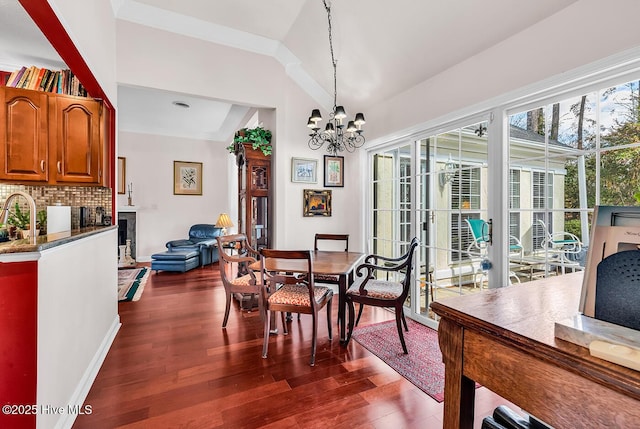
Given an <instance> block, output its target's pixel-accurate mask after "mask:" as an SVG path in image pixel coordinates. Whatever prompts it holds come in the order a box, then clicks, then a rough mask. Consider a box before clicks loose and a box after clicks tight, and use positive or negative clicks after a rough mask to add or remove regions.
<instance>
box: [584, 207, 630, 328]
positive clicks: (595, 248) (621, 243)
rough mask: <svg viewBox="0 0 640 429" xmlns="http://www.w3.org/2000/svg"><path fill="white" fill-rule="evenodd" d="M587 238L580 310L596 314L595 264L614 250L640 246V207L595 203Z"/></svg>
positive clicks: (618, 250) (585, 313)
mask: <svg viewBox="0 0 640 429" xmlns="http://www.w3.org/2000/svg"><path fill="white" fill-rule="evenodd" d="M590 241H591V242H590V245H589V250H588V252H587V263H586V266H585V272H584V278H583V280H582V293H581V296H580V312H581V313H582V314H584V315H585V316H589V317H596V315H595V313H596V311H595V308H596V280H597V276H598V264H600V262H601V261H602V260H604V259H605V258H607V257H609V256H611V255H613V254H615V253H618V252H623V251H625V250H639V249H640V207H625V206H596V207H595V209H594V212H593V221H592V227H591V238H590Z"/></svg>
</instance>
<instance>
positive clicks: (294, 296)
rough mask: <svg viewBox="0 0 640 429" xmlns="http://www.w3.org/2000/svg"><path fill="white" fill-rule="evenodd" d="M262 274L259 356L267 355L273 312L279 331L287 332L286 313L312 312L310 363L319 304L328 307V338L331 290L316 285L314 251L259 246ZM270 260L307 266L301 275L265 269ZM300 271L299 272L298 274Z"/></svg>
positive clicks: (316, 336) (316, 328)
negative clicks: (261, 330)
mask: <svg viewBox="0 0 640 429" xmlns="http://www.w3.org/2000/svg"><path fill="white" fill-rule="evenodd" d="M260 254H261V256H262V258H261V259H260V266H261V273H260V275H261V276H262V281H261V283H262V285H263V286H262V289H261V290H262V303H263V304H262V306H263V307H262V310H263V312H264V344H263V347H262V357H263V358H266V357H267V351H268V348H269V334H270V328H271V318H272V317H273V316H274V315H275V312H280V314H281V316H283V317H281V319H282V325H283V326H282V330H283V332H284V334H285V335H286V334H288V331H287V325H286V323H285V321H284V314H285V313H299V314H300V313H303V314H311V319H312V324H313V339H312V343H311V362H310V365H311V366H314V365H315V361H316V344H317V338H318V312H319V311H320V310H321V309H322V307H325V306H326V307H327V328H328V330H329V339H330V340H331V338H332V335H331V300H332V298H333V291H332V290H331V288H329V287H327V286H316V285H315V281H314V275H313V254H312V252H311V251H309V250H273V249H262V250H261V251H260ZM270 259H285V260H298V261H302V262H303V263H304V265H305V267H306V270H305V272H303V273H302V274H303V275H302V276H300V275H296V274H289V273H283V272H281V271H268V270H267V267H268V264H269V260H270ZM298 274H299V273H298Z"/></svg>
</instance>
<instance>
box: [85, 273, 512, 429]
mask: <svg viewBox="0 0 640 429" xmlns="http://www.w3.org/2000/svg"><path fill="white" fill-rule="evenodd" d="M334 301H335V302H334V303H333V306H334V307H333V317H334V318H335V317H336V315H337V296H336V298H335V299H334ZM119 313H120V318H121V321H122V327H121V328H120V331H119V332H118V335H117V337H116V339H115V341H114V343H113V345H112V347H111V350H110V351H109V354H108V355H107V358H106V360H105V362H104V364H103V366H102V368H101V369H100V372H99V374H98V376H97V379H96V381H95V383H94V384H93V387H92V388H91V390H90V392H89V394H88V396H87V399H86V401H85V405H91V407H92V410H93V412H92V414H90V415H80V416H78V418H77V420H76V422H75V425H74V426H73V427H74V428H76V429H80V428H92V429H95V428H109V429H111V428H154V429H159V428H258V427H262V428H268V427H271V428H327V427H331V428H394V429H400V428H414V427H420V428H441V427H442V410H443V406H442V404H439V403H437V402H436V401H434V400H433V399H431V398H430V397H429V396H427V395H426V394H424V393H423V392H422V391H420V390H419V389H418V388H416V387H415V386H414V385H413V384H411V383H410V382H409V381H407V380H406V379H404V378H403V377H402V376H400V375H399V374H397V373H396V372H395V371H394V370H392V369H391V368H389V367H388V366H387V365H385V364H384V363H383V362H382V361H381V360H380V359H378V358H377V357H375V356H374V355H372V354H371V353H370V352H369V351H367V350H366V349H364V348H363V347H361V346H360V345H359V344H358V343H357V342H355V341H352V342H351V343H350V344H349V345H348V347H346V348H345V347H341V346H340V343H339V341H338V339H337V337H338V334H337V324H336V325H335V328H334V339H333V341H329V340H328V336H327V327H326V323H322V322H321V323H319V333H318V352H317V357H316V366H315V367H310V366H309V357H310V349H311V347H310V344H311V326H310V325H311V319H310V316H308V315H303V316H302V319H301V320H300V321H298V320H297V318H295V317H294V320H293V321H292V322H290V327H289V331H290V333H289V335H288V336H284V335H279V336H278V337H277V338H273V337H272V339H271V342H270V344H269V357H268V359H263V358H262V357H261V352H262V324H261V322H260V317H259V314H258V312H257V311H254V312H246V311H240V310H239V306H238V305H237V303H234V306H233V307H232V309H231V315H230V318H229V323H228V325H227V328H226V329H222V318H223V315H224V288H223V286H222V283H221V281H220V275H219V272H218V266H217V264H214V265H213V266H208V267H205V268H203V269H195V270H191V271H189V272H187V273H184V274H177V273H168V272H161V273H160V274H156V273H152V274H151V275H150V278H149V281H148V282H147V285H146V287H145V291H144V294H143V295H142V298H141V300H140V301H137V302H125V303H120V304H119ZM321 317H322V318H323V319H322V320H324V310H323V311H322V313H321ZM392 318H393V315H392V314H391V313H390V312H388V311H386V310H381V309H374V308H368V309H366V310H365V312H364V314H363V316H362V320H361V321H360V324H361V325H363V324H369V323H374V322H379V321H383V320H387V319H392ZM503 403H507V402H505V401H504V400H503V399H502V398H500V397H498V396H497V395H495V394H494V393H492V392H490V391H488V390H487V389H485V388H480V389H478V391H477V395H476V416H477V418H476V427H478V428H479V427H480V420H481V418H480V417H481V416H485V415H488V414H490V413H491V411H492V410H493V409H494V408H495V406H497V405H499V404H503Z"/></svg>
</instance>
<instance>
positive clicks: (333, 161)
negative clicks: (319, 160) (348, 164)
mask: <svg viewBox="0 0 640 429" xmlns="http://www.w3.org/2000/svg"><path fill="white" fill-rule="evenodd" d="M324 186H326V187H328V188H329V187H343V186H344V156H331V155H325V156H324Z"/></svg>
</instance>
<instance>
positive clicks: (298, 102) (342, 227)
mask: <svg viewBox="0 0 640 429" xmlns="http://www.w3.org/2000/svg"><path fill="white" fill-rule="evenodd" d="M637 9H638V5H637V2H635V1H634V0H620V1H618V2H616V4H615V10H618V11H629V10H637ZM611 13H612V6H611V3H605V2H600V1H598V0H580V1H577V2H576V3H574V4H573V5H571V6H570V7H568V8H566V9H563V10H562V11H560V12H559V13H558V14H557V15H555V16H553V17H551V18H549V19H547V20H545V21H543V22H541V23H539V24H537V25H535V26H533V27H530V28H527V29H523V31H522V32H521V33H519V34H517V35H516V36H514V37H512V38H510V39H507V40H505V41H503V42H502V43H501V44H499V45H497V46H495V47H492V48H491V49H489V50H487V51H484V52H481V53H479V54H478V55H476V56H474V57H472V58H469V59H468V60H467V61H465V62H463V63H461V64H459V65H457V66H455V67H453V68H451V69H449V70H447V71H445V72H443V73H441V74H440V75H438V76H436V77H434V78H432V79H430V80H427V81H424V82H422V83H421V84H419V85H417V86H416V87H414V88H412V89H411V90H408V91H406V92H405V93H402V94H398V95H397V96H395V97H393V98H392V99H390V100H387V101H385V102H383V103H380V104H378V105H376V106H369V107H368V108H366V109H365V114H366V116H367V125H366V130H367V131H366V135H367V138H368V140H369V142H370V143H369V145H371V144H379V143H381V142H384V141H386V140H387V139H388V138H391V137H395V136H400V135H403V134H405V135H406V134H407V133H408V132H409V131H411V130H413V131H415V130H416V129H419V128H420V127H423V126H424V124H426V123H428V122H429V121H435V120H440V119H439V118H452V117H454V116H455V115H456V114H460V112H462V113H465V109H467V110H466V111H467V112H468V110H469V108H470V106H478V105H482V103H486V102H487V100H489V99H491V98H493V97H496V96H499V95H501V94H505V93H508V92H511V91H515V90H517V89H518V88H521V87H523V86H527V85H532V84H534V83H536V82H538V81H540V80H542V79H547V78H550V77H553V76H561V75H562V73H564V72H566V71H567V70H570V69H573V68H576V67H580V66H582V65H584V64H587V63H591V62H593V61H596V60H599V59H602V58H604V57H607V56H609V55H612V54H614V53H617V52H620V51H622V50H625V49H629V48H631V47H634V46H638V45H640V40H639V37H638V32H637V30H636V28H637V26H636V24H635V22H634V17H635V16H636V15H637V14H635V13H626V12H625V13H620V14H616V15H615V19H603V17H605V16H610V15H611ZM505 19H508V14H505ZM586 29H590V30H586ZM117 38H118V43H117V66H118V67H117V77H118V82H119V83H121V84H125V85H139V86H145V87H153V88H159V89H165V90H171V91H179V92H184V93H188V94H197V95H201V96H205V97H211V98H218V99H223V100H228V101H233V102H237V103H244V104H250V105H254V106H262V107H268V108H274V109H275V124H276V125H275V129H272V131H273V132H274V135H275V148H274V155H273V157H274V171H273V181H274V188H275V189H274V192H275V228H274V233H275V240H274V245H275V246H277V247H282V248H301V247H309V246H310V245H311V243H312V241H313V234H314V232H328V231H334V232H347V233H350V234H351V235H352V240H351V242H352V243H353V244H351V247H352V248H353V249H357V250H360V249H363V248H364V238H365V237H364V219H365V206H364V195H365V192H366V191H367V190H368V182H367V180H366V177H365V175H366V157H365V156H364V151H363V150H360V151H359V153H358V154H355V155H347V157H346V159H345V187H344V188H332V192H333V216H332V217H331V218H304V217H303V216H302V190H303V189H304V188H306V187H307V186H305V185H301V184H296V183H291V181H290V174H291V171H290V168H291V167H290V164H291V157H292V156H296V157H305V158H316V159H318V161H319V166H320V171H319V173H320V174H319V175H318V179H319V183H318V184H317V185H314V186H308V187H309V188H312V189H323V186H322V185H323V183H322V180H323V175H322V165H323V164H322V161H323V155H324V154H325V152H324V151H322V150H320V151H312V150H310V149H308V147H307V140H308V133H307V131H308V129H307V128H306V127H305V125H306V121H307V117H308V114H309V112H310V111H311V109H312V108H314V107H317V106H316V104H317V103H315V102H314V101H313V100H311V98H310V97H309V96H308V95H307V94H306V93H304V92H303V91H302V90H301V89H300V88H299V87H298V86H297V85H296V84H294V83H293V82H292V81H291V80H290V79H289V78H288V77H287V75H286V73H285V70H284V69H283V67H282V66H281V65H280V64H279V63H277V62H276V61H275V60H274V59H273V58H271V57H267V56H262V55H258V54H255V53H249V52H245V51H240V50H237V49H233V48H230V47H226V46H219V45H215V44H211V43H207V42H204V41H201V40H196V39H191V38H188V37H185V36H180V35H176V34H171V33H168V32H164V31H161V30H158V29H149V28H146V27H143V26H140V25H137V24H133V23H130V22H119V23H118V24H117ZM424 55H428V53H424ZM456 112H458V113H456ZM204 145H205V146H206V144H204ZM143 149H144V150H145V151H144V152H141V153H139V156H141V157H147V156H148V154H147V152H146V150H151V147H145V148H142V149H141V150H143ZM123 150H124V147H123ZM127 150H130V147H128V148H127ZM166 150H168V151H170V152H171V151H173V149H169V148H168V147H167V148H166ZM174 153H175V152H174ZM119 154H120V155H124V156H127V155H126V154H124V153H119ZM132 156H133V155H132ZM131 162H136V161H135V160H134V159H132V160H131ZM127 163H129V156H128V157H127ZM143 165H146V166H147V167H146V168H147V170H152V169H154V168H156V167H155V166H153V165H152V164H146V163H143ZM143 168H144V167H143ZM227 171H228V172H229V173H230V174H235V172H230V171H229V169H228V168H227ZM221 192H224V191H223V190H221ZM228 192H232V191H228ZM217 197H218V198H219V199H223V200H225V201H232V200H233V198H229V196H228V195H227V196H226V197H224V196H221V195H218V196H217ZM207 198H208V197H207ZM202 204H203V205H204V206H205V207H210V208H213V209H214V210H216V209H217V208H215V207H214V206H215V203H213V202H212V201H208V202H203V203H202ZM158 207H160V206H158ZM153 213H154V216H156V217H158V218H165V217H167V218H172V215H173V213H172V211H171V209H170V208H167V209H166V211H165V209H164V205H163V209H162V210H160V209H158V210H156V211H154V212H153ZM157 222H161V221H155V220H154V221H153V223H152V224H154V226H155V225H156V223H157ZM162 222H168V221H162ZM143 228H146V227H145V226H141V230H142V229H143ZM154 230H157V228H154ZM160 241H163V240H158V243H159V242H160ZM158 243H155V244H153V247H154V249H153V250H157V247H158V246H157V244H158ZM160 244H162V243H160ZM144 245H147V244H144ZM141 250H142V253H145V254H147V253H149V252H150V251H152V249H151V247H148V248H143V249H141Z"/></svg>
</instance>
